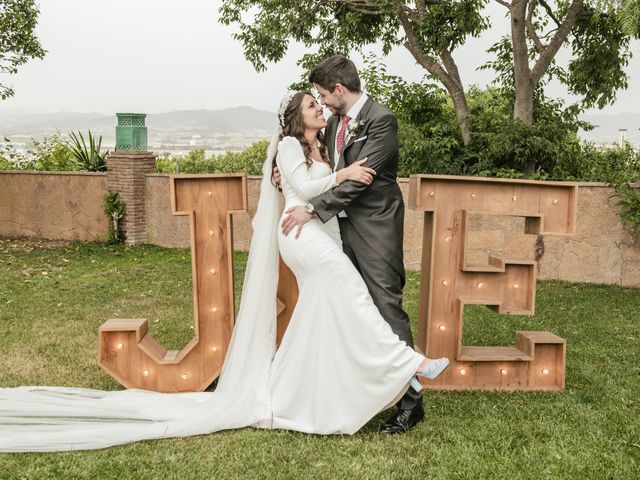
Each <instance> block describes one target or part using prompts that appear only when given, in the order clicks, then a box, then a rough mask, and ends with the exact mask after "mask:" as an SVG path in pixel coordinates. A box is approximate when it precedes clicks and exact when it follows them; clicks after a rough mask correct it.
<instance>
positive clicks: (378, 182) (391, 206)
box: [310, 98, 422, 409]
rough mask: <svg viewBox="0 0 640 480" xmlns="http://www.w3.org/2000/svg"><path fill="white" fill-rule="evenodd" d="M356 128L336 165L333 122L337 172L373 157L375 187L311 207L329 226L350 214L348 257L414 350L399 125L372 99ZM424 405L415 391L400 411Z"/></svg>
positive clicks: (329, 134) (342, 189) (335, 123)
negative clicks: (406, 289) (405, 290)
mask: <svg viewBox="0 0 640 480" xmlns="http://www.w3.org/2000/svg"><path fill="white" fill-rule="evenodd" d="M354 123H359V124H361V125H362V126H361V128H360V129H359V131H358V133H357V134H356V135H355V136H353V138H350V139H349V141H348V142H347V143H346V144H345V146H344V148H343V150H342V154H341V155H340V158H338V159H336V158H334V144H335V138H336V135H337V132H338V128H339V125H340V116H339V115H332V116H331V118H329V121H328V124H327V127H326V135H325V138H326V141H327V147H328V151H329V159H330V160H331V164H332V167H333V166H334V165H335V163H336V162H337V169H340V168H343V167H345V166H348V165H351V164H352V163H354V162H356V161H357V160H361V159H363V158H365V157H367V158H368V160H367V162H366V163H365V166H367V167H371V168H373V169H374V170H375V171H376V173H377V175H376V176H375V177H374V180H373V182H372V183H371V184H370V185H365V184H363V183H360V182H355V181H350V180H348V181H346V182H343V183H342V184H340V185H339V186H337V187H335V188H333V189H332V190H329V191H327V192H325V193H323V194H322V195H319V196H317V197H315V198H314V199H312V200H311V201H310V203H311V204H312V205H313V207H314V209H315V211H316V213H317V215H318V217H319V218H320V219H321V220H322V221H323V222H326V221H327V220H329V219H330V218H332V217H334V216H336V215H338V213H340V212H341V211H344V212H345V213H346V214H347V217H346V218H342V217H340V218H339V223H340V234H341V236H342V242H343V248H344V251H345V253H346V254H347V255H348V256H349V258H350V259H351V261H352V262H353V264H354V265H355V266H356V268H357V269H358V271H359V272H360V274H361V275H362V278H363V279H364V281H365V283H366V284H367V287H368V289H369V293H370V294H371V297H372V298H373V301H374V303H375V304H376V306H377V307H378V310H380V313H381V314H382V316H383V317H384V319H385V320H386V321H387V322H388V323H389V325H391V328H392V330H393V331H394V333H395V334H396V335H398V337H400V340H404V341H405V342H406V343H407V345H409V346H410V347H413V337H412V335H411V329H410V326H409V317H408V315H407V314H406V312H405V311H404V310H403V308H402V287H403V286H404V283H405V275H404V263H403V252H402V246H403V245H402V241H403V226H404V202H403V200H402V193H401V191H400V187H399V186H398V183H397V181H396V179H397V171H398V123H397V121H396V118H395V117H394V115H393V113H392V112H391V111H390V110H389V109H387V108H386V107H384V106H382V105H380V104H379V103H376V102H374V101H373V100H372V99H371V98H369V99H367V101H366V102H365V104H364V105H363V107H362V109H361V110H360V113H359V114H358V116H357V117H356V118H355V119H354ZM421 401H422V400H421V395H420V394H418V393H417V392H416V391H415V390H413V389H411V388H410V389H409V390H408V391H407V393H406V394H405V396H404V397H403V398H402V399H401V400H400V402H399V403H398V406H399V407H400V408H402V409H413V408H414V407H415V406H416V405H417V404H418V403H419V402H421Z"/></svg>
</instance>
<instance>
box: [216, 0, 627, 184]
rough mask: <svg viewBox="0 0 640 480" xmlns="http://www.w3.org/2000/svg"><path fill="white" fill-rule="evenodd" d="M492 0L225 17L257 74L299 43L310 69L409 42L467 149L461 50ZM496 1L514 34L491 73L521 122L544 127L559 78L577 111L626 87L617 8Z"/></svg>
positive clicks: (348, 5)
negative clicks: (564, 60)
mask: <svg viewBox="0 0 640 480" xmlns="http://www.w3.org/2000/svg"><path fill="white" fill-rule="evenodd" d="M489 1H490V0H416V1H404V0H394V1H386V0H321V1H302V2H301V1H297V0H296V1H294V0H276V1H274V0H227V1H225V2H224V3H223V5H222V7H221V9H220V13H221V17H220V21H221V22H222V23H224V24H227V25H237V26H238V27H239V32H238V33H236V34H234V37H235V38H236V39H238V40H239V41H241V42H242V44H243V46H244V53H245V56H246V58H247V59H248V60H249V61H251V62H252V64H253V65H254V67H255V68H256V69H257V70H264V69H265V68H266V63H267V62H277V61H279V60H281V59H282V58H283V57H284V55H285V53H286V51H287V48H288V46H289V43H290V41H291V40H295V41H298V42H301V43H303V44H304V45H305V46H306V47H307V48H308V49H309V50H310V51H309V53H307V54H305V55H304V56H303V57H302V58H301V59H300V60H299V65H300V66H301V67H302V68H303V69H304V70H305V71H308V70H309V69H310V68H312V66H313V65H315V64H316V63H317V62H318V61H319V60H321V59H322V58H325V57H326V56H328V55H331V54H334V53H338V52H342V53H349V52H354V51H355V52H360V53H361V52H362V49H363V47H365V46H367V45H370V44H373V43H374V42H380V43H381V44H382V50H383V54H385V55H386V54H388V53H389V51H390V50H391V49H392V48H393V47H395V46H398V45H401V46H404V47H405V48H407V49H408V50H409V52H410V53H411V54H412V55H413V57H414V58H415V60H416V62H417V63H418V64H419V65H421V66H422V67H424V69H425V70H426V72H427V73H428V75H429V76H430V77H431V78H433V79H436V80H437V81H439V82H440V84H441V85H442V86H443V87H444V89H445V90H446V92H447V94H448V95H449V97H450V98H451V101H452V105H453V111H454V113H455V117H456V121H457V124H458V128H459V134H460V136H461V138H462V141H463V143H464V144H465V145H468V144H469V143H470V142H471V139H472V134H473V133H474V130H473V126H472V124H471V119H470V116H471V111H470V106H469V100H468V92H467V91H466V90H465V88H464V86H463V82H462V79H461V75H460V72H459V69H458V65H457V64H456V61H455V60H454V56H453V54H454V52H455V50H456V48H458V47H459V46H461V45H462V44H464V43H465V42H466V41H467V40H468V39H469V38H471V37H478V36H479V35H481V34H482V32H483V31H485V30H486V29H487V28H488V27H489V24H490V19H489V18H488V17H487V16H486V14H485V13H484V7H485V6H486V5H487V3H488V2H489ZM495 1H496V2H497V3H499V4H500V5H502V6H504V7H505V9H506V13H507V15H506V18H508V21H509V25H510V32H511V33H510V35H509V36H506V37H505V38H503V39H502V40H501V41H500V42H498V43H497V44H496V45H494V46H493V47H492V49H491V50H490V52H491V53H493V54H494V55H495V57H496V58H495V60H494V61H492V62H490V63H489V64H488V65H486V66H485V67H488V68H493V69H495V70H496V71H497V72H498V81H499V85H500V86H501V88H503V89H504V91H505V92H506V93H508V94H509V95H510V96H511V97H512V98H513V102H512V113H511V115H512V117H513V119H514V120H517V121H518V122H521V123H522V124H523V125H524V126H533V125H534V124H535V123H536V121H537V116H536V114H537V112H536V111H535V105H536V98H540V97H541V90H543V88H544V85H545V84H546V82H548V81H549V80H550V79H551V78H557V79H558V80H560V81H561V82H563V83H564V84H565V85H566V86H567V87H568V89H569V91H570V92H572V93H574V94H576V95H578V96H579V97H580V99H581V100H580V102H579V108H587V107H592V106H598V107H599V108H602V107H604V106H605V105H608V104H610V103H612V102H613V101H614V100H615V94H616V91H617V90H618V89H620V88H626V87H627V79H628V78H627V75H626V74H625V72H624V67H625V66H626V65H627V63H628V60H629V58H630V55H631V54H630V52H629V38H630V36H629V34H628V33H626V32H625V31H623V30H622V27H621V23H620V19H619V10H616V9H609V8H608V7H607V8H605V7H603V6H602V4H601V3H600V2H601V1H602V0H555V1H551V0H549V1H547V0H511V1H507V0H495ZM623 1H626V2H630V1H636V0H623ZM563 46H565V47H569V48H570V49H571V53H572V55H571V59H570V60H569V65H568V67H567V68H566V69H563V68H560V67H559V66H558V65H556V62H555V59H556V55H557V53H558V51H559V50H560V48H561V47H563ZM534 169H535V163H534V162H533V161H532V160H530V161H529V162H528V163H527V164H526V165H524V166H522V170H523V171H525V172H528V173H531V172H533V171H534Z"/></svg>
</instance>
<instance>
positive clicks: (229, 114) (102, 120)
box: [0, 107, 640, 145]
mask: <svg viewBox="0 0 640 480" xmlns="http://www.w3.org/2000/svg"><path fill="white" fill-rule="evenodd" d="M582 119H583V120H585V121H587V122H589V123H592V124H594V125H596V128H595V129H594V130H592V131H590V132H584V131H581V132H580V136H581V137H582V138H584V139H586V140H589V141H592V142H595V143H604V144H611V143H617V142H618V138H619V132H618V131H619V129H621V128H626V129H627V138H628V139H629V141H631V142H632V143H633V144H635V145H640V114H639V113H624V114H617V115H604V114H595V115H583V117H582ZM275 122H276V115H275V113H272V112H266V111H263V110H256V109H254V108H251V107H236V108H226V109H223V110H181V111H173V112H166V113H157V114H150V115H147V119H146V124H147V127H148V128H149V137H150V139H151V138H152V137H158V136H165V135H173V134H176V135H188V136H195V135H201V136H203V137H205V136H206V137H211V136H212V135H216V134H219V135H229V134H233V133H239V134H244V135H247V134H249V135H251V134H257V135H258V136H264V135H265V134H268V133H270V132H271V131H272V130H273V128H274V126H275ZM116 124H117V120H116V116H115V114H114V115H102V114H98V113H73V112H58V113H40V114H33V113H20V112H13V113H12V112H0V141H1V140H2V138H4V137H10V136H15V135H18V136H25V137H35V138H42V137H43V136H44V135H48V134H51V133H53V132H55V131H56V130H59V131H60V132H61V133H62V134H63V135H66V133H68V132H70V131H73V130H82V131H85V130H87V129H91V131H92V132H94V133H96V134H100V135H103V136H104V137H105V141H109V140H110V139H113V137H114V134H115V126H116Z"/></svg>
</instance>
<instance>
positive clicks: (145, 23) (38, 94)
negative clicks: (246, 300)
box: [0, 0, 640, 115]
mask: <svg viewBox="0 0 640 480" xmlns="http://www.w3.org/2000/svg"><path fill="white" fill-rule="evenodd" d="M220 3H221V2H220V1H219V0H185V1H183V2H178V1H176V0H108V1H107V0H41V1H40V19H39V23H38V28H37V34H38V37H39V39H40V41H41V43H42V45H43V47H44V48H45V49H46V50H47V51H48V53H47V55H46V57H45V58H44V60H33V61H30V62H29V63H27V64H26V65H23V66H22V67H21V68H20V70H19V71H18V74H17V75H13V76H11V77H6V76H5V77H2V81H3V82H5V83H9V84H10V85H12V86H13V87H14V89H15V91H16V94H15V97H13V98H11V99H9V100H5V101H0V115H1V114H2V112H7V111H14V110H26V111H29V112H33V113H36V112H57V111H76V112H100V113H105V114H111V113H114V112H122V111H135V112H143V113H158V112H164V111H170V110H183V109H220V108H225V107H235V106H240V105H249V106H253V107H255V108H259V109H263V110H269V111H275V110H276V109H277V106H278V104H279V100H280V98H281V97H282V96H283V94H284V93H285V91H286V86H287V85H289V84H290V83H292V82H293V81H296V80H297V79H298V78H299V76H300V71H299V69H298V67H297V66H296V64H295V62H296V60H297V59H298V58H299V57H300V56H301V55H302V53H303V52H304V49H303V47H301V46H298V45H296V46H294V48H292V49H291V50H290V52H289V54H288V55H287V56H286V58H285V60H283V61H282V62H280V63H278V64H274V65H271V66H270V67H269V68H268V71H267V72H264V73H257V72H256V71H255V70H254V69H253V67H252V66H251V65H250V64H249V62H247V61H246V60H245V59H244V56H243V54H242V47H241V45H240V43H239V42H237V41H235V40H233V39H232V37H231V35H232V33H233V31H234V30H233V28H231V27H226V26H223V25H220V24H219V23H218V16H219V15H218V8H219V6H220ZM489 11H490V12H491V15H492V20H493V22H492V23H493V25H494V27H493V28H492V29H491V30H490V31H488V32H486V33H485V34H484V35H483V37H482V38H480V39H472V40H471V41H469V42H468V43H467V45H465V46H464V48H462V49H460V50H459V51H456V52H454V57H455V59H456V61H457V62H458V65H459V67H460V72H461V76H462V80H463V82H464V83H465V84H466V85H470V84H473V83H476V84H480V85H485V84H486V83H487V82H488V81H490V80H491V76H492V73H491V72H487V71H476V70H475V69H476V67H477V66H479V65H480V64H481V63H483V61H484V60H486V59H487V58H488V56H487V55H486V54H484V50H485V49H486V48H487V47H488V46H489V45H491V44H492V43H493V42H494V41H495V40H497V38H499V36H500V35H501V34H502V33H506V32H507V31H508V28H509V23H508V20H506V19H505V18H503V15H504V12H506V9H505V8H504V7H502V6H500V5H498V4H497V3H495V2H492V3H491V4H490V7H489ZM374 51H375V49H374ZM633 51H634V52H635V53H636V57H635V58H633V59H632V60H631V63H630V64H629V66H628V69H627V71H628V74H629V77H630V81H629V84H630V88H629V90H627V91H622V92H619V94H618V101H617V102H616V104H615V105H613V106H611V107H608V108H607V109H606V110H604V111H603V113H623V112H634V113H640V101H639V99H640V42H637V41H635V42H634V43H633ZM561 58H562V57H561ZM564 58H566V54H565V56H564ZM478 59H480V60H478ZM354 60H356V63H357V64H360V61H359V59H358V58H354ZM384 61H385V63H386V64H387V69H388V72H389V73H392V74H396V75H400V76H403V77H405V78H406V79H407V80H419V79H420V78H421V77H422V76H423V75H424V70H423V69H422V68H421V67H418V66H417V65H416V64H415V62H414V60H413V58H412V57H411V56H410V55H409V53H408V52H407V51H406V50H405V49H403V48H399V49H397V50H396V51H394V52H392V54H391V56H390V58H388V59H386V60H384ZM548 93H549V94H552V95H555V96H563V97H565V96H566V94H565V92H564V90H563V89H562V87H558V86H554V87H553V88H552V89H551V90H549V91H548Z"/></svg>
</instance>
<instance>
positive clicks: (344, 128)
mask: <svg viewBox="0 0 640 480" xmlns="http://www.w3.org/2000/svg"><path fill="white" fill-rule="evenodd" d="M340 118H341V119H342V125H341V126H340V131H339V132H338V137H337V138H336V151H337V152H338V157H340V155H341V154H342V149H343V148H344V134H345V133H346V131H347V125H349V120H351V118H349V116H348V115H346V114H345V115H342V117H340Z"/></svg>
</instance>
